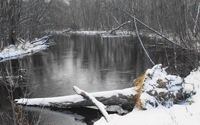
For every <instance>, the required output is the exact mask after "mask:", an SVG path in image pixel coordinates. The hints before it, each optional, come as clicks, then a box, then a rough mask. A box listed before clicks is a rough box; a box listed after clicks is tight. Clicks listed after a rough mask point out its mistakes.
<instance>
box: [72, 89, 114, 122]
mask: <svg viewBox="0 0 200 125" xmlns="http://www.w3.org/2000/svg"><path fill="white" fill-rule="evenodd" d="M73 90H74V91H75V92H76V93H77V94H79V95H81V96H83V97H84V98H86V99H89V100H90V101H91V102H92V103H93V104H95V105H96V106H97V108H98V109H99V110H100V111H101V113H102V114H103V116H104V118H105V119H106V121H107V122H109V121H111V119H110V117H109V115H108V113H107V111H106V110H105V107H106V106H105V105H104V104H103V103H101V102H99V101H98V100H97V99H96V98H95V97H94V96H92V94H90V93H88V92H85V91H83V90H81V89H79V88H78V87H76V86H74V87H73Z"/></svg>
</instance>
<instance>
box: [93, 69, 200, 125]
mask: <svg viewBox="0 0 200 125" xmlns="http://www.w3.org/2000/svg"><path fill="white" fill-rule="evenodd" d="M199 76H200V67H199V68H198V69H195V70H193V71H192V72H191V73H190V75H188V76H187V77H186V78H185V79H184V80H185V89H186V90H187V92H191V91H194V92H195V93H196V94H195V95H193V96H192V97H190V98H189V99H187V100H186V101H185V102H183V103H182V104H176V105H173V106H172V107H170V108H166V107H164V106H162V105H159V106H158V107H157V108H149V109H148V110H138V109H133V111H132V112H130V113H128V114H127V115H124V116H120V115H117V114H112V115H109V117H110V118H111V119H112V120H111V122H109V123H108V122H107V121H106V120H105V119H104V118H103V117H102V118H101V119H100V120H98V121H97V122H96V123H95V124H94V125H121V124H126V125H135V124H140V125H147V124H148V125H188V124H192V125H199V123H200V119H199V118H200V107H199V105H200V77H199Z"/></svg>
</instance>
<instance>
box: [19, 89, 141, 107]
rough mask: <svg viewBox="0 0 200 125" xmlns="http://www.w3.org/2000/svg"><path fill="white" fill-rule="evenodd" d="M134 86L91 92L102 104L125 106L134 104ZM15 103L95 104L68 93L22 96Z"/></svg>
mask: <svg viewBox="0 0 200 125" xmlns="http://www.w3.org/2000/svg"><path fill="white" fill-rule="evenodd" d="M135 90H136V87H131V88H127V89H122V90H113V91H104V92H95V93H91V95H92V96H94V97H95V98H96V99H97V100H98V101H100V102H101V103H103V104H104V105H109V106H110V105H119V106H126V104H130V103H131V104H133V105H134V104H135V103H136V101H137V98H136V97H135V96H136V95H137V92H136V91H135ZM15 102H16V104H21V105H33V106H47V107H57V108H75V107H86V106H95V105H94V104H93V103H92V102H91V101H89V100H87V99H84V98H83V97H82V96H80V95H69V96H60V97H49V98H29V99H28V98H22V99H15Z"/></svg>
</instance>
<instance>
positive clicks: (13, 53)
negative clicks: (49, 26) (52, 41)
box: [0, 36, 50, 62]
mask: <svg viewBox="0 0 200 125" xmlns="http://www.w3.org/2000/svg"><path fill="white" fill-rule="evenodd" d="M49 37H50V36H45V37H43V38H40V39H37V38H36V39H35V40H34V41H32V42H30V41H24V40H22V39H21V40H20V41H21V43H19V44H17V45H10V46H8V47H5V48H4V49H3V50H2V51H1V52H0V62H3V61H5V60H10V59H16V58H19V57H23V56H26V55H29V54H33V53H36V52H38V51H41V50H44V49H46V48H47V47H49V41H48V40H49ZM47 42H48V43H47Z"/></svg>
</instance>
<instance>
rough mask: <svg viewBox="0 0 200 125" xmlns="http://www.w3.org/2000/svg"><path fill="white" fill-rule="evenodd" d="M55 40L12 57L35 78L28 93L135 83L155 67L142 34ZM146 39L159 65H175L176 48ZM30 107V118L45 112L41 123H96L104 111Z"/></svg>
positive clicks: (59, 92)
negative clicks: (52, 43) (43, 47)
mask: <svg viewBox="0 0 200 125" xmlns="http://www.w3.org/2000/svg"><path fill="white" fill-rule="evenodd" d="M54 39H55V41H56V44H55V45H52V46H51V47H49V49H47V50H44V51H40V52H38V53H35V54H34V55H32V56H26V57H24V58H22V59H16V60H12V63H13V69H16V71H17V69H18V68H24V69H27V74H28V79H29V80H28V81H29V82H28V88H26V89H28V90H29V91H32V93H31V94H29V95H28V94H27V96H28V97H31V98H36V97H53V96H63V95H71V94H76V93H75V92H74V91H73V89H72V87H73V86H78V87H79V88H81V89H83V90H85V91H88V92H96V91H106V90H115V89H124V88H128V87H131V86H132V85H133V84H132V81H133V79H135V78H136V77H138V76H139V75H141V74H142V73H143V72H144V71H145V70H146V69H148V68H151V67H152V66H153V65H152V63H151V62H150V61H149V59H148V57H147V56H146V54H145V52H144V51H143V49H142V47H141V45H140V43H139V41H138V39H137V38H132V37H112V38H102V37H99V36H83V35H56V36H54ZM142 40H143V42H144V44H145V47H146V49H147V51H148V53H149V55H150V57H151V58H152V60H153V61H154V62H155V63H156V64H158V63H162V64H163V65H164V66H167V65H168V64H170V65H171V66H172V67H174V57H175V56H174V49H170V48H166V49H165V48H164V47H163V44H159V43H161V41H156V40H152V39H147V38H143V39H142ZM166 52H167V54H168V56H166ZM166 57H168V60H167V58H166ZM181 59H182V58H181ZM168 62H169V63H168ZM177 62H179V61H178V60H177ZM182 62H183V61H182ZM181 65H182V64H181ZM189 70H190V69H189ZM16 98H17V97H16ZM18 98H19V97H18ZM24 110H28V112H29V114H30V115H29V118H30V121H31V116H37V117H35V118H36V120H37V119H38V118H39V116H41V119H40V121H41V122H40V123H39V125H45V124H47V125H82V124H86V123H87V124H92V123H91V120H92V119H95V118H97V117H99V116H100V113H98V112H94V111H93V110H92V111H89V110H85V109H79V114H81V113H80V112H87V113H88V116H89V117H90V118H91V117H92V116H95V118H91V119H89V118H87V113H82V115H78V114H74V112H76V111H69V110H64V109H48V108H45V109H42V108H33V107H26V108H25V109H24ZM75 110H77V109H75ZM90 114H93V115H91V116H90ZM0 115H1V114H0ZM80 121H84V122H85V123H83V122H80Z"/></svg>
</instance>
